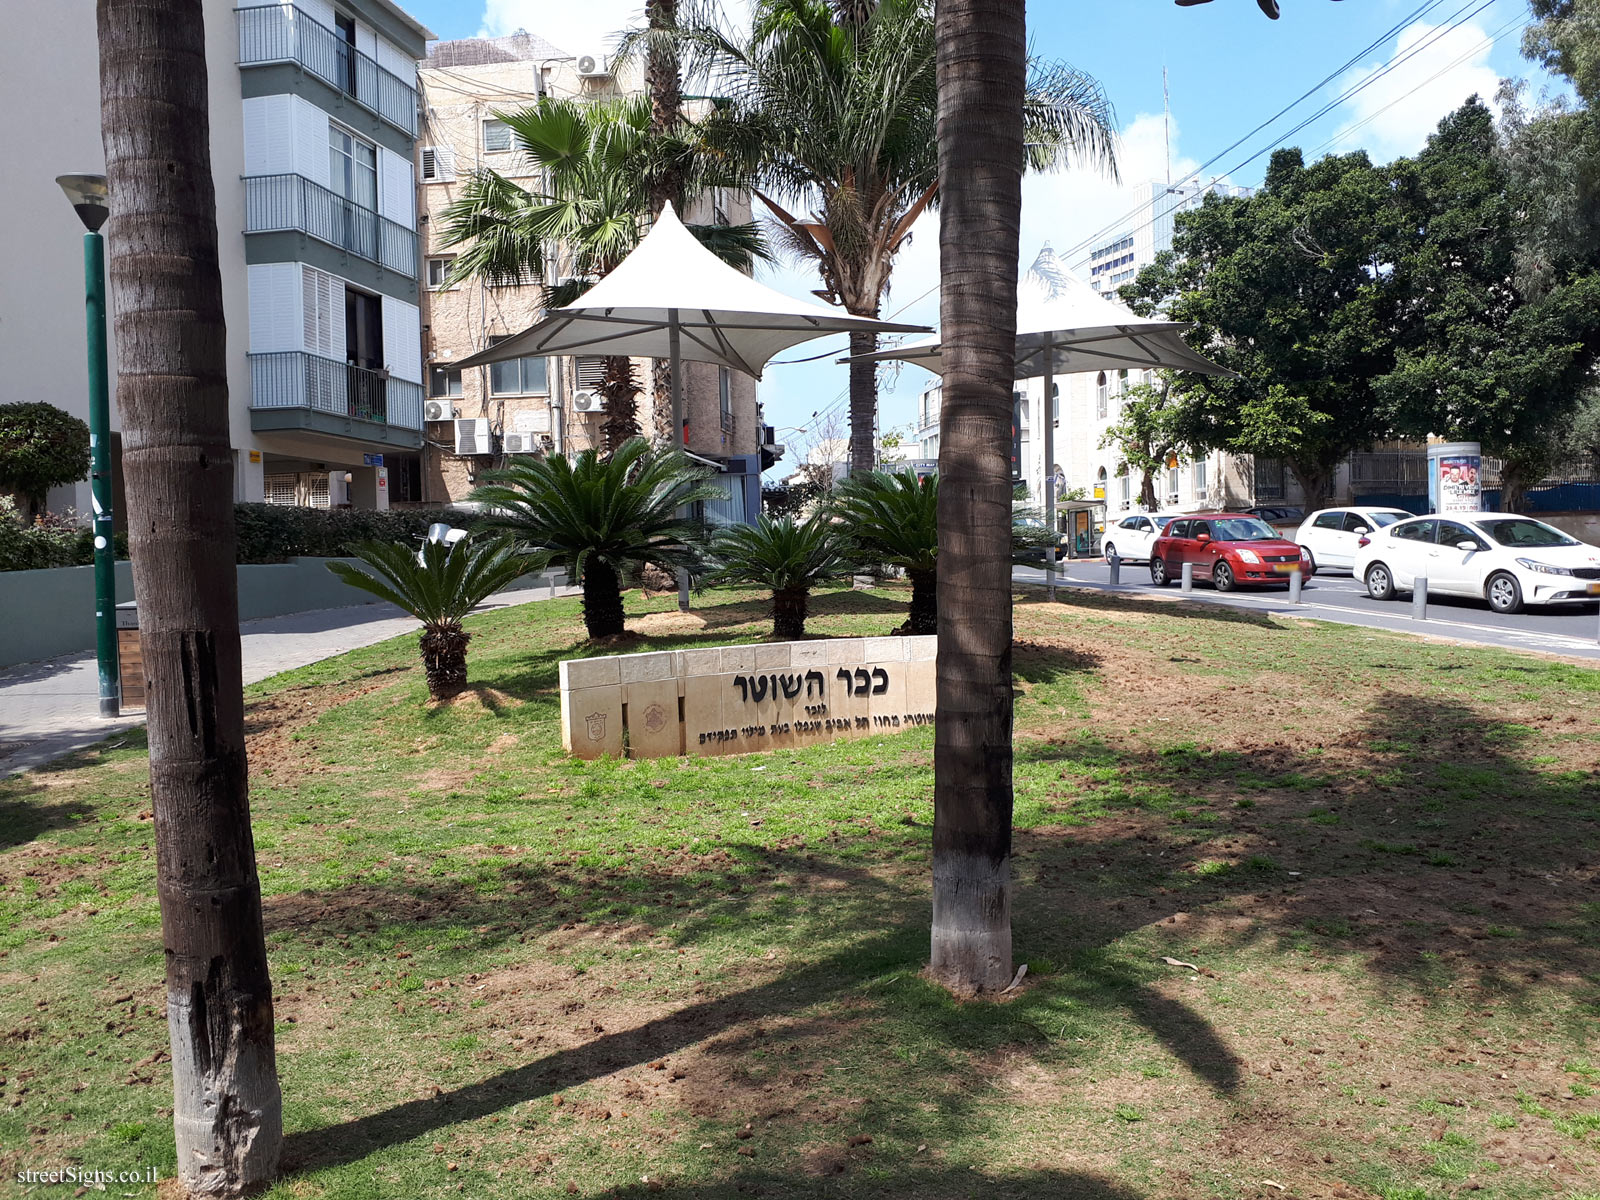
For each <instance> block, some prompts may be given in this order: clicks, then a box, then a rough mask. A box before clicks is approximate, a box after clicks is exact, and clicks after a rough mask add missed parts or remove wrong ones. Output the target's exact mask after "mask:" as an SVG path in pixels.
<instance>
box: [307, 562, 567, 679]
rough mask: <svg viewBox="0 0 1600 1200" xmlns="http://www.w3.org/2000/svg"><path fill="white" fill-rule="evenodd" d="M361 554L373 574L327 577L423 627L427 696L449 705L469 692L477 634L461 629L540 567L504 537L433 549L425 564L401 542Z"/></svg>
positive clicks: (354, 571) (341, 568)
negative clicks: (467, 619)
mask: <svg viewBox="0 0 1600 1200" xmlns="http://www.w3.org/2000/svg"><path fill="white" fill-rule="evenodd" d="M355 554H356V557H357V558H359V559H360V560H361V561H362V562H363V563H365V564H366V565H367V566H368V567H370V568H371V570H370V571H365V570H362V569H361V568H360V567H357V566H354V565H353V564H351V563H342V562H331V563H329V564H328V570H330V571H332V572H333V573H334V574H335V575H337V576H338V577H339V578H340V579H342V580H344V581H345V582H346V583H348V584H349V585H350V586H351V587H357V588H360V589H361V590H362V591H364V592H370V593H371V594H372V595H374V596H376V597H378V599H380V600H387V601H388V602H389V603H390V604H393V605H395V606H397V607H399V608H403V609H404V610H405V611H406V612H408V613H410V614H411V615H412V616H413V617H415V618H417V620H419V621H421V622H422V637H421V638H420V639H419V640H418V643H417V644H418V647H419V648H420V649H421V651H422V668H423V670H424V671H425V672H426V674H427V677H428V694H429V695H430V696H432V697H433V698H434V699H435V700H448V699H450V698H451V697H452V696H455V695H457V694H459V693H460V692H462V691H464V690H465V689H466V686H467V643H468V642H470V641H471V640H472V635H471V634H470V633H468V632H467V631H466V630H465V629H463V628H462V627H461V620H462V618H463V617H465V616H466V615H467V614H468V613H469V612H471V611H472V610H473V609H474V608H476V607H478V605H480V604H482V603H483V602H484V601H485V600H487V599H488V598H489V597H490V596H492V595H494V594H495V593H496V592H498V591H500V590H501V589H502V588H504V587H505V586H506V585H507V584H509V583H511V582H512V581H513V580H515V579H517V578H519V577H521V576H523V575H526V574H527V573H528V571H530V570H531V569H533V568H534V567H535V566H536V565H538V563H537V560H536V559H535V558H533V557H532V556H530V555H529V554H528V553H527V552H526V551H524V550H522V549H521V548H520V547H518V546H517V544H516V539H515V538H513V537H510V536H506V535H502V536H500V537H497V538H490V539H485V540H483V541H475V540H473V539H472V538H467V539H465V540H463V541H460V542H458V543H456V545H455V547H454V548H447V547H445V546H442V545H440V544H439V543H437V542H428V543H427V544H426V545H424V546H423V548H422V559H421V561H420V562H419V561H418V559H417V551H416V550H414V549H412V548H411V547H410V546H408V545H406V544H405V543H403V542H362V543H361V544H360V545H359V546H356V547H355Z"/></svg>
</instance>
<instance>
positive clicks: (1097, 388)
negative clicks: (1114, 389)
mask: <svg viewBox="0 0 1600 1200" xmlns="http://www.w3.org/2000/svg"><path fill="white" fill-rule="evenodd" d="M1110 398H1111V385H1110V384H1109V383H1108V382H1106V373H1105V372H1104V371H1101V372H1100V375H1099V377H1098V378H1097V379H1096V380H1095V381H1094V415H1095V416H1097V417H1099V418H1100V420H1102V421H1103V420H1105V419H1106V401H1108V400H1109V399H1110Z"/></svg>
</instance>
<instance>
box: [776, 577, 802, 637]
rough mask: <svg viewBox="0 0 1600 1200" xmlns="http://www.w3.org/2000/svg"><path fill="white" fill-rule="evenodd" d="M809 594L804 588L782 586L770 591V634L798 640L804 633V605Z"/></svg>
mask: <svg viewBox="0 0 1600 1200" xmlns="http://www.w3.org/2000/svg"><path fill="white" fill-rule="evenodd" d="M809 598H810V595H809V593H808V591H807V590H806V589H805V588H784V589H783V590H782V591H777V592H773V593H772V636H773V637H776V638H782V639H783V640H784V641H790V642H792V641H798V640H799V639H800V638H803V637H805V635H806V606H807V601H808V600H809Z"/></svg>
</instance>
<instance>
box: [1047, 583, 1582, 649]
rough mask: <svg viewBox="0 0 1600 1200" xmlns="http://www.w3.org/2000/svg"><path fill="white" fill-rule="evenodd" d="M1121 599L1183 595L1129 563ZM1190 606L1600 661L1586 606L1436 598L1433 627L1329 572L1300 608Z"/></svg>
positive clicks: (1210, 597) (1202, 593) (1205, 589)
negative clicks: (1505, 609)
mask: <svg viewBox="0 0 1600 1200" xmlns="http://www.w3.org/2000/svg"><path fill="white" fill-rule="evenodd" d="M1061 567H1062V571H1061V572H1060V573H1058V576H1057V578H1058V579H1060V578H1061V577H1062V574H1064V575H1065V580H1064V582H1065V583H1066V584H1068V585H1069V586H1072V587H1091V588H1098V589H1101V590H1109V589H1110V574H1111V572H1110V568H1109V567H1107V566H1106V564H1105V563H1103V562H1095V561H1082V562H1079V561H1069V562H1065V563H1063V564H1061ZM1015 578H1016V580H1017V581H1018V582H1025V583H1043V582H1044V571H1043V570H1042V569H1041V568H1036V567H1018V568H1017V570H1016V573H1015ZM1119 590H1121V591H1125V592H1130V593H1135V594H1140V593H1142V594H1145V595H1151V596H1166V597H1171V598H1173V599H1177V598H1179V596H1180V595H1181V593H1180V591H1179V588H1178V585H1177V584H1173V585H1172V586H1171V587H1168V588H1157V587H1154V586H1152V584H1151V583H1150V568H1149V566H1148V564H1146V563H1142V562H1138V563H1127V562H1125V563H1123V564H1122V582H1121V586H1120V589H1119ZM1191 598H1192V599H1193V600H1196V601H1199V602H1200V603H1203V604H1232V605H1237V606H1239V607H1243V608H1253V609H1256V610H1257V611H1264V612H1271V613H1278V614H1281V615H1283V616H1296V617H1306V618H1310V619H1313V620H1322V621H1339V622H1342V623H1344V624H1347V625H1363V626H1366V627H1368V628H1375V629H1390V630H1394V631H1396V632H1399V633H1415V634H1425V635H1428V636H1432V637H1446V638H1454V639H1457V640H1459V641H1463V642H1476V643H1479V644H1481V645H1485V646H1501V647H1506V648H1509V649H1514V650H1542V651H1544V652H1546V653H1549V654H1562V655H1568V656H1573V657H1578V658H1592V659H1596V660H1600V605H1594V604H1584V605H1578V606H1568V607H1562V608H1534V609H1527V610H1524V611H1523V612H1520V613H1516V614H1514V615H1509V616H1507V615H1502V614H1500V613H1496V612H1494V611H1492V610H1491V609H1490V608H1489V606H1488V605H1487V604H1485V603H1483V602H1482V601H1476V602H1475V601H1472V600H1458V599H1456V598H1455V597H1445V596H1433V597H1430V598H1429V601H1428V619H1427V620H1425V621H1417V620H1415V619H1413V618H1412V616H1411V598H1410V596H1403V597H1402V598H1401V599H1399V600H1391V601H1389V602H1388V603H1380V602H1379V601H1377V600H1373V599H1372V598H1371V597H1369V596H1368V595H1367V590H1366V588H1365V587H1363V586H1362V585H1361V584H1360V583H1359V582H1358V581H1357V580H1355V579H1353V578H1351V576H1350V575H1348V574H1346V573H1343V572H1333V571H1329V572H1326V573H1321V574H1318V575H1317V576H1316V577H1315V578H1313V579H1311V580H1310V581H1309V582H1308V583H1307V584H1306V587H1305V589H1304V590H1303V592H1302V595H1301V602H1300V603H1299V604H1297V605H1296V604H1290V603H1289V595H1288V589H1287V588H1281V587H1279V588H1260V589H1254V588H1252V589H1248V590H1242V591H1238V592H1230V593H1228V594H1226V595H1222V594H1218V593H1217V592H1215V591H1213V590H1212V587H1211V585H1210V584H1209V583H1198V582H1197V583H1196V584H1195V585H1194V592H1193V593H1192V596H1191Z"/></svg>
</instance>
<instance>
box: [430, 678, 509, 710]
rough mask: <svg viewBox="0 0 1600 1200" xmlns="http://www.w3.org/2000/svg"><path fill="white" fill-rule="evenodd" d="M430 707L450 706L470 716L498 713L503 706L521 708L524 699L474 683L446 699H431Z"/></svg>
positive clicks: (435, 708)
mask: <svg viewBox="0 0 1600 1200" xmlns="http://www.w3.org/2000/svg"><path fill="white" fill-rule="evenodd" d="M428 707H429V708H430V709H434V710H437V709H441V708H450V709H454V710H455V711H456V712H460V713H465V714H467V715H468V716H482V715H485V714H494V713H498V712H499V711H500V710H501V709H503V708H521V707H522V701H521V700H518V699H517V698H516V697H515V696H511V695H508V694H506V693H505V692H502V691H501V690H500V689H499V688H492V687H489V686H487V685H486V684H481V683H480V684H473V685H471V686H470V687H468V688H466V689H465V690H464V691H460V692H457V693H456V694H455V695H454V696H451V697H449V698H448V699H446V700H429V701H428Z"/></svg>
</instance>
